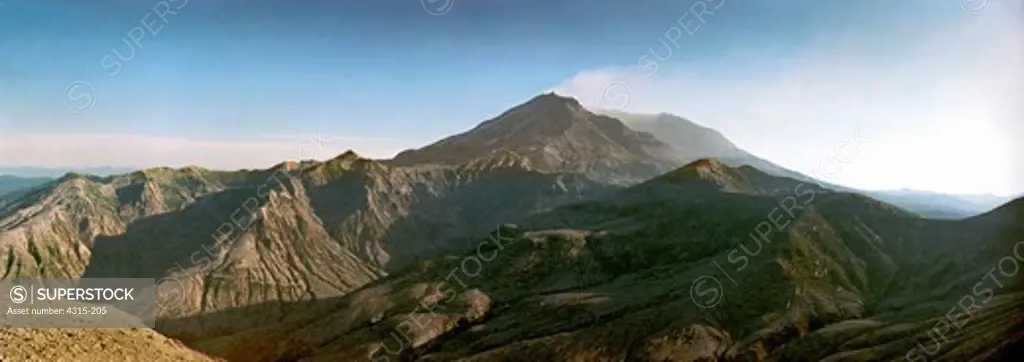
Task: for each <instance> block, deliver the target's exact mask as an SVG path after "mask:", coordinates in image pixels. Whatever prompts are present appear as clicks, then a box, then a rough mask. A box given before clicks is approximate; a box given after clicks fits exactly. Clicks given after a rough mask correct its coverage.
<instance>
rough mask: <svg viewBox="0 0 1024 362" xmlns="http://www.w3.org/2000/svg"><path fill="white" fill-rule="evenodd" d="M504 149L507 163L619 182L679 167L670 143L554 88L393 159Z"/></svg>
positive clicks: (478, 155)
mask: <svg viewBox="0 0 1024 362" xmlns="http://www.w3.org/2000/svg"><path fill="white" fill-rule="evenodd" d="M499 151H511V152H512V153H509V154H506V155H514V156H512V157H508V158H505V159H502V160H500V161H502V162H504V161H513V162H512V163H518V164H529V165H532V166H534V167H536V169H537V170H538V171H550V172H572V173H581V174H584V175H588V176H592V179H595V180H605V179H607V180H612V179H615V180H617V181H614V182H615V183H634V182H639V181H640V180H644V179H648V178H650V177H654V176H656V175H658V174H661V173H662V172H664V171H666V170H668V169H670V168H671V167H674V166H676V165H678V163H676V162H675V160H670V159H668V158H667V157H666V156H665V155H668V154H670V152H669V151H670V149H669V147H668V146H667V145H665V144H664V143H662V142H660V141H658V140H656V139H655V138H654V137H653V136H652V135H650V134H647V133H642V132H637V131H634V130H632V129H630V128H629V127H627V126H626V125H625V124H623V123H622V122H621V121H620V120H618V119H616V118H614V117H608V116H602V115H597V114H594V113H591V112H590V111H588V110H587V109H585V108H584V107H583V106H582V105H580V103H579V101H577V100H576V99H574V98H571V97H564V96H560V95H558V94H555V93H554V92H549V93H544V94H541V95H538V96H535V97H533V98H532V99H530V100H528V101H526V102H525V103H522V104H520V105H518V106H515V107H513V108H511V109H509V110H507V111H505V112H504V113H502V114H500V115H499V116H497V117H495V118H492V119H490V120H487V121H485V122H483V123H481V124H479V125H477V126H476V127H474V128H473V129H471V130H469V131H467V132H464V133H461V134H457V135H454V136H451V137H448V138H445V139H442V140H440V141H438V142H436V143H434V144H431V145H429V146H426V147H424V148H421V149H417V150H407V151H403V152H402V153H400V154H398V155H397V156H395V158H394V159H393V160H391V163H393V164H397V165H413V164H429V163H433V164H445V165H460V164H466V163H469V162H472V161H474V160H477V159H487V158H491V161H489V162H492V161H495V160H494V159H493V155H495V154H496V152H499ZM523 161H528V162H523ZM499 163H500V162H499ZM627 180H628V181H627ZM619 181H623V182H619Z"/></svg>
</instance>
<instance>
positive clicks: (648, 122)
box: [604, 112, 854, 191]
mask: <svg viewBox="0 0 1024 362" xmlns="http://www.w3.org/2000/svg"><path fill="white" fill-rule="evenodd" d="M604 114H607V115H609V116H611V117H615V118H618V119H620V120H622V122H623V123H625V124H626V125H627V126H629V127H630V128H632V129H634V130H637V131H640V132H647V133H650V134H653V135H655V137H656V138H658V139H659V140H661V141H662V142H665V143H666V144H668V145H669V146H670V147H671V148H672V149H673V150H675V151H674V153H675V154H676V155H677V156H678V158H679V159H680V160H681V163H680V164H679V165H677V166H680V165H682V164H683V163H689V162H693V161H696V160H699V159H703V158H714V159H717V160H719V161H721V162H724V163H725V164H727V165H730V166H733V167H739V166H743V165H747V166H753V167H756V168H757V169H760V170H762V171H764V172H767V173H769V174H772V175H776V176H781V177H787V178H792V179H796V180H800V181H804V182H808V183H811V184H818V185H825V186H828V187H829V188H832V189H834V190H837V191H854V190H853V189H850V188H846V187H842V186H839V185H832V184H829V183H826V182H824V181H821V180H817V179H814V178H812V177H810V176H807V175H804V174H801V173H799V172H796V171H793V170H789V169H787V168H785V167H782V166H779V165H776V164H774V163H772V162H770V161H768V160H765V159H763V158H760V157H757V156H755V155H753V154H751V153H749V152H747V151H744V150H743V149H741V148H739V147H737V146H736V145H735V144H733V143H732V141H729V140H728V139H727V138H726V137H725V136H723V135H722V134H721V133H720V132H718V131H716V130H714V129H711V128H708V127H704V126H701V125H698V124H696V123H694V122H693V121H690V120H688V119H686V118H683V117H679V116H676V115H673V114H668V113H658V114H640V113H623V112H613V113H608V112H605V113H604Z"/></svg>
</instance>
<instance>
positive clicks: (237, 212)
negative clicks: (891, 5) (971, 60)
mask: <svg viewBox="0 0 1024 362" xmlns="http://www.w3.org/2000/svg"><path fill="white" fill-rule="evenodd" d="M667 121H673V122H674V121H675V120H674V119H668V120H667ZM684 128H685V127H684ZM655 131H656V132H660V133H665V132H668V131H658V130H655ZM702 134H703V133H702ZM712 136H714V133H711V134H709V136H707V137H712ZM719 136H720V135H719ZM698 138H701V137H698ZM684 140H685V139H684ZM690 141H692V142H690ZM706 141H707V142H704V141H701V140H699V139H698V140H692V139H691V140H688V141H687V142H690V143H685V142H683V143H679V142H675V143H677V144H675V145H670V144H669V142H662V141H659V140H658V139H656V138H655V137H654V136H653V135H652V134H650V133H646V132H639V131H634V130H632V129H630V128H628V127H626V126H625V125H624V124H623V123H622V122H620V121H619V120H618V119H616V118H612V117H607V116H601V115H596V114H593V113H590V112H589V111H587V110H585V109H583V108H582V107H581V106H580V105H579V103H578V102H576V101H575V100H573V99H570V98H564V97H560V96H557V95H554V94H545V95H541V96H538V97H536V98H534V99H532V100H530V101H529V102H526V103H524V104H523V105H520V106H518V107H515V108H513V109H511V110H509V111H507V112H505V113H503V114H502V115H500V116H498V117H496V118H495V119H492V120H489V121H487V122H484V123H483V124H481V125H480V126H478V127H476V128H474V129H473V130H470V131H468V132H466V133H464V134H461V135H456V136H452V137H450V138H447V139H445V140H442V141H440V142H438V143H435V144H433V145H430V146H427V147H424V148H422V149H418V150H410V151H407V152H403V153H402V154H399V155H398V156H396V158H395V159H393V160H382V161H379V160H370V159H366V158H363V157H360V156H359V155H357V154H355V153H354V152H346V153H344V154H342V155H339V156H338V157H336V158H334V159H331V160H328V161H323V162H320V161H304V162H286V163H282V164H279V165H276V166H274V167H271V168H269V169H265V170H240V171H233V172H221V171H211V170H205V169H200V168H195V167H190V168H183V169H168V168H155V169H148V170H144V171H139V172H134V173H129V174H125V175H118V176H110V177H96V176H89V175H81V174H68V175H66V176H64V177H61V178H59V179H57V180H54V181H52V182H49V183H46V184H44V185H42V186H39V187H36V188H31V189H26V190H25V191H23V192H19V193H18V194H16V195H14V196H9V197H8V198H7V199H6V201H5V202H4V203H2V204H0V266H2V267H3V272H2V273H3V274H2V277H3V278H13V277H24V276H49V277H148V278H154V279H157V280H159V283H160V286H161V287H160V288H159V291H158V293H159V296H158V301H159V308H160V312H159V315H160V318H159V319H158V322H157V327H158V328H157V331H158V332H160V334H162V337H161V336H156V335H155V334H149V333H150V332H142V333H140V331H134V330H109V331H99V332H96V334H95V335H89V334H88V333H89V332H87V331H74V332H73V333H85V334H87V335H82V336H77V335H75V336H70V337H71V338H69V340H81V341H83V342H82V343H84V344H89V343H92V342H90V341H98V342H97V343H99V345H98V346H99V347H97V348H93V347H89V348H92V349H89V348H86V349H83V348H85V347H79V346H78V345H79V344H76V343H73V342H66V341H62V342H48V341H51V340H52V339H53V338H56V337H59V336H60V333H64V332H62V331H60V330H14V329H4V330H0V347H2V348H0V350H3V351H5V352H2V353H0V355H4V356H7V357H10V358H15V359H16V360H19V359H22V358H25V356H50V357H52V358H51V359H60V358H64V357H61V356H69V355H73V353H78V352H83V351H86V352H87V353H90V354H83V355H82V356H84V357H83V358H85V357H89V358H93V356H95V357H96V358H99V357H100V356H104V355H107V353H108V352H109V355H110V356H112V358H114V357H117V358H120V357H123V359H128V360H137V359H143V358H144V359H158V360H159V358H164V357H166V358H168V359H171V360H174V359H182V360H187V359H197V360H198V359H202V358H207V356H209V358H223V359H226V360H231V361H293V360H309V361H315V360H324V361H336V360H345V361H362V360H366V361H387V360H393V361H398V360H423V361H434V360H436V361H448V360H468V361H503V360H529V359H533V360H541V361H546V360H556V361H557V360H566V361H624V360H628V361H645V360H646V361H665V360H672V361H698V360H801V361H812V360H814V361H816V360H835V361H847V360H864V361H867V360H898V359H907V360H911V361H917V360H958V361H959V360H972V359H973V360H995V359H999V358H1003V357H1006V356H1009V354H1010V353H1013V352H1019V351H1020V346H1021V345H1022V338H1024V335H1022V334H1021V333H1020V331H1021V330H1024V328H1021V326H1022V324H1024V323H1022V314H1024V308H1022V305H1021V303H1022V300H1024V299H1022V298H1024V294H1022V293H1024V290H1022V289H1021V286H1022V285H1021V282H1020V278H1019V277H1018V276H1017V272H1018V269H1019V266H1020V264H1021V263H1024V257H1021V256H1020V255H1024V243H1022V241H1024V222H1022V220H1024V200H1017V201H1014V202H1011V203H1008V204H1006V205H1004V206H1003V207H1001V208H999V209H996V210H993V211H991V212H989V213H986V214H983V215H979V216H976V217H973V218H969V219H964V220H959V221H954V220H932V219H926V218H922V217H920V216H918V215H916V214H914V213H911V212H909V211H906V210H904V209H902V208H900V207H896V206H894V205H891V204H887V203H884V202H881V201H877V200H875V199H872V198H870V197H867V196H863V195H860V194H856V193H849V192H843V191H844V189H838V191H837V188H835V187H831V186H830V185H827V184H823V183H820V182H817V181H815V180H812V179H809V178H807V177H805V176H802V175H798V174H797V175H795V176H793V177H789V178H787V177H782V176H787V175H789V174H785V173H782V174H781V175H780V172H777V170H776V171H773V170H772V169H764V168H763V167H759V166H758V165H757V164H754V165H750V164H749V163H746V162H737V161H736V158H731V156H728V157H719V159H717V160H715V159H705V158H700V159H696V160H690V161H692V162H689V163H687V164H686V165H685V166H682V167H677V166H680V165H682V164H683V162H687V160H688V159H690V158H694V157H698V155H708V154H715V153H716V152H718V153H721V152H725V151H722V150H723V149H724V150H728V149H729V148H730V147H729V146H731V143H729V142H728V141H727V140H724V138H722V139H717V138H716V139H708V140H706ZM722 141H724V143H723V142H722ZM680 142H682V141H680ZM681 144H686V145H684V146H680V145H681ZM681 148H686V149H681ZM704 157H712V156H704ZM751 157H753V156H751ZM765 162H767V161H765ZM625 185H628V187H624V186H625ZM9 195H11V194H9ZM55 333H56V334H55ZM157 337H159V338H157ZM162 338H168V339H162ZM26 339H27V340H33V341H39V342H38V343H36V342H33V343H35V344H26V345H25V346H22V347H18V349H12V347H11V346H14V345H15V344H16V343H20V342H17V341H19V340H26ZM176 340H180V341H183V343H185V344H187V345H188V346H189V347H190V348H192V349H194V350H196V351H199V352H201V353H202V355H199V354H196V353H193V352H191V351H189V350H186V349H177V348H176V347H175V348H172V349H167V350H166V351H164V352H159V353H164V354H162V355H159V354H158V355H152V356H150V355H144V354H143V352H142V351H144V350H147V349H150V348H163V347H158V346H165V345H168V346H176V343H178V342H176ZM108 341H109V343H108ZM45 346H48V347H45ZM44 349H46V350H45V351H44ZM6 351H15V352H16V353H20V354H12V353H15V352H6ZM165 352H166V353H165ZM83 353H85V352H83Z"/></svg>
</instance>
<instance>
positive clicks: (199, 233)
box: [0, 152, 609, 337]
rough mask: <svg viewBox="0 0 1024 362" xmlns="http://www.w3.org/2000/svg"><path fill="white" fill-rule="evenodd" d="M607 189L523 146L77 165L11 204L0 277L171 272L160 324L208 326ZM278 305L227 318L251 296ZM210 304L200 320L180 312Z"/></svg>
mask: <svg viewBox="0 0 1024 362" xmlns="http://www.w3.org/2000/svg"><path fill="white" fill-rule="evenodd" d="M607 189H609V188H608V187H607V186H602V185H599V184H596V183H594V182H592V181H589V180H587V179H586V178H583V177H580V176H574V175H568V174H551V173H544V172H539V171H535V170H533V169H532V168H531V167H530V166H529V164H528V161H527V160H526V159H524V158H522V157H520V156H518V155H516V154H514V153H511V152H508V153H498V154H494V155H492V156H491V157H488V158H482V159H476V160H473V161H472V162H469V163H467V164H464V165H458V166H451V167H447V166H425V167H402V168H396V167H390V166H385V165H383V164H381V163H379V162H376V161H372V160H368V159H364V158H361V157H359V156H358V155H356V154H355V153H352V152H348V153H345V154H343V155H340V156H339V157H337V158H335V159H333V160H330V161H328V162H306V163H301V164H298V163H286V164H281V165H279V166H277V167H274V168H272V169H268V170H262V171H239V172H215V171H208V170H202V169H197V168H188V169H180V170H171V169H152V170H146V171H141V172H137V173H133V174H129V175H124V176H117V177H111V178H96V177H90V176H84V175H74V174H72V175H68V176H66V177H63V178H61V179H59V180H57V181H55V182H53V183H51V184H49V185H47V186H46V187H43V188H40V189H38V190H35V191H33V192H31V193H29V194H28V195H26V196H25V197H23V198H21V199H19V200H17V201H16V202H14V203H12V204H10V205H7V206H6V207H4V208H3V209H0V249H2V250H3V258H0V261H2V264H0V265H4V272H3V276H4V277H5V278H13V277H20V276H51V277H148V278H155V279H158V280H160V283H161V288H160V289H159V292H158V293H159V294H160V298H159V299H160V307H161V311H160V313H161V316H162V317H165V318H163V319H162V320H161V322H160V326H161V328H162V329H163V330H166V331H173V333H177V334H179V335H188V336H202V337H211V336H216V335H221V334H228V333H234V332H237V331H240V330H245V329H248V328H251V327H253V326H256V325H262V324H266V323H268V322H269V321H275V320H277V319H278V318H282V317H283V316H284V315H287V314H289V313H292V312H294V309H295V308H300V309H301V308H303V307H302V306H301V305H299V304H296V303H295V302H302V301H311V300H320V299H325V298H332V297H338V296H342V295H344V294H346V293H348V292H350V291H352V290H355V289H356V288H358V287H360V286H362V285H364V284H366V283H369V282H370V281H373V280H375V279H377V278H379V277H381V276H383V275H386V274H387V271H388V270H394V269H397V268H400V267H402V266H403V265H405V264H408V263H410V262H412V261H414V260H417V259H420V258H427V257H432V256H436V255H440V254H443V253H445V252H452V251H461V250H462V249H463V248H465V247H466V246H467V245H469V243H470V242H471V240H469V239H467V238H468V237H469V236H470V235H474V234H479V233H486V232H487V230H489V229H492V228H493V227H494V226H495V225H498V224H500V223H502V222H505V221H506V220H508V219H511V218H518V217H522V216H524V215H529V214H531V213H535V212H541V211H546V210H549V209H551V208H552V207H554V206H557V205H560V204H564V203H568V202H573V201H578V200H581V199H583V198H586V197H589V196H590V195H593V194H597V193H600V192H603V190H607ZM268 303H271V304H275V305H278V307H277V308H275V309H274V311H272V312H266V313H260V314H249V315H244V316H234V317H232V318H221V317H219V316H216V315H214V314H215V313H214V312H217V311H223V310H234V309H238V308H244V307H247V306H252V305H258V304H261V305H265V304H268ZM200 315H210V318H209V319H202V318H201V322H200V321H197V320H196V319H194V318H191V319H188V323H177V322H175V320H177V319H179V318H183V317H194V316H200Z"/></svg>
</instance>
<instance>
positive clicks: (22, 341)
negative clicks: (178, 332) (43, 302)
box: [0, 328, 218, 362]
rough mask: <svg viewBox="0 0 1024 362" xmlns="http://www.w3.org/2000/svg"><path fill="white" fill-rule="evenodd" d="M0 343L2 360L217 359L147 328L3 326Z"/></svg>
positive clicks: (69, 361)
mask: <svg viewBox="0 0 1024 362" xmlns="http://www.w3.org/2000/svg"><path fill="white" fill-rule="evenodd" d="M0 346H2V347H3V349H2V350H0V360H2V361H39V362H43V361H59V362H71V361H81V362H108V361H138V360H146V361H155V362H173V361H196V362H199V361H202V362H207V361H209V362H213V361H218V359H214V358H211V357H209V356H206V355H204V354H202V353H199V352H196V351H193V350H191V349H189V348H188V347H186V346H185V345H184V344H182V343H181V342H180V341H176V340H173V339H169V338H167V337H164V336H162V335H160V333H157V332H156V331H153V330H150V329H81V328H50V329H20V328H14V329H4V330H2V331H0Z"/></svg>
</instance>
